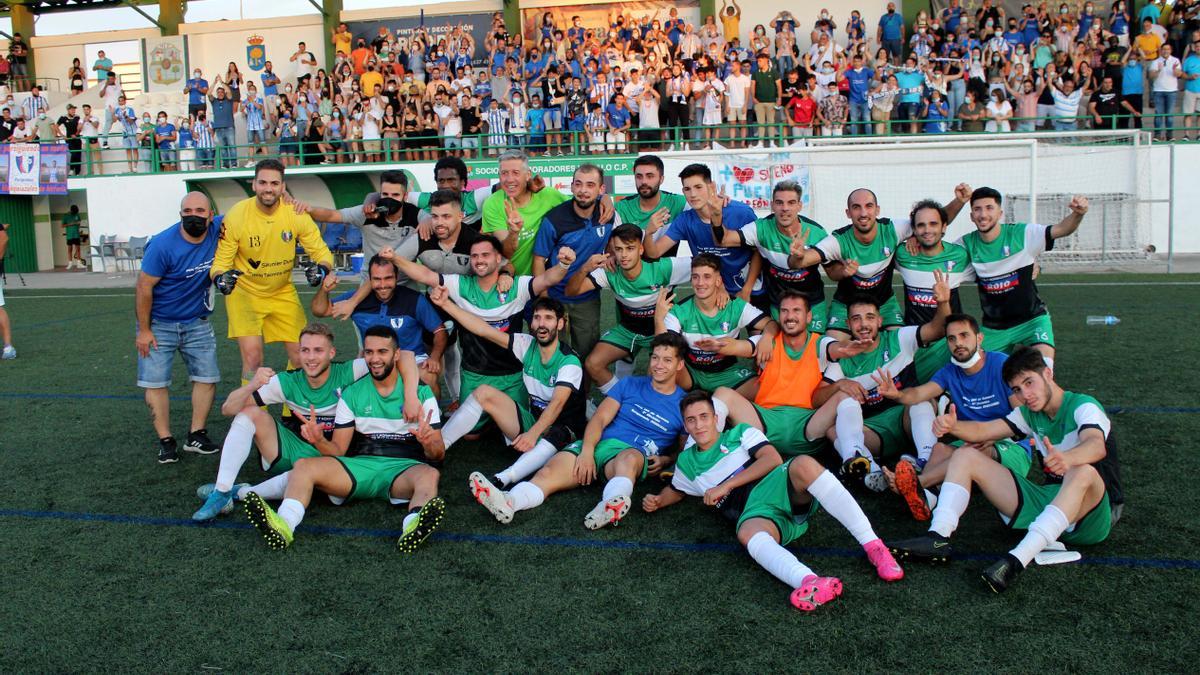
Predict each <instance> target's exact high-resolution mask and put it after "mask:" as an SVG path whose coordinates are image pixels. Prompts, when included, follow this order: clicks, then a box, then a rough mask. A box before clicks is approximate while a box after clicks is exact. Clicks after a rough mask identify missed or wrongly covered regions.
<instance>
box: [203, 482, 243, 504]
mask: <svg viewBox="0 0 1200 675" xmlns="http://www.w3.org/2000/svg"><path fill="white" fill-rule="evenodd" d="M248 487H250V484H249V483H234V484H233V489H232V490H230V491H229V493H230V494H232V495H233V500H234V501H240V500H239V499H238V496H237V495H238V491H239V490H241V489H242V488H248ZM216 491H217V484H216V483H205V484H204V485H201V486H200V487H198V488H196V499H199V500H200V501H202V502H203V501H207V500H208V496H209V495H211V494H212V493H214V492H216Z"/></svg>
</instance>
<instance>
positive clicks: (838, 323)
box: [827, 295, 904, 333]
mask: <svg viewBox="0 0 1200 675" xmlns="http://www.w3.org/2000/svg"><path fill="white" fill-rule="evenodd" d="M847 309H848V308H847V307H846V306H845V305H843V304H842V303H840V302H838V301H837V300H831V301H830V302H829V321H828V327H827V329H828V330H840V331H842V332H843V333H849V332H850V323H849V321H848V317H849V312H848V311H847ZM879 316H881V317H883V327H884V328H891V327H893V326H903V325H904V312H903V311H902V310H901V309H900V303H898V302H896V296H894V295H893V296H889V297H888V299H887V302H884V303H883V306H882V307H880V308H879Z"/></svg>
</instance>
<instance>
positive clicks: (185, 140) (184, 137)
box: [175, 126, 196, 148]
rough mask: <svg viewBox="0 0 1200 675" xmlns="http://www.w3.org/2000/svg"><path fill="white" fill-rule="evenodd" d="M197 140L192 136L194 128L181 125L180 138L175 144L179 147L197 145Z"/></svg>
mask: <svg viewBox="0 0 1200 675" xmlns="http://www.w3.org/2000/svg"><path fill="white" fill-rule="evenodd" d="M195 145H196V141H195V140H194V139H193V138H192V130H191V129H189V128H186V127H182V126H181V127H179V138H178V140H176V141H175V146H176V147H179V148H191V147H195Z"/></svg>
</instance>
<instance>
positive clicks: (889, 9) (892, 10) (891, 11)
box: [888, 7, 896, 14]
mask: <svg viewBox="0 0 1200 675" xmlns="http://www.w3.org/2000/svg"><path fill="white" fill-rule="evenodd" d="M895 13H896V10H894V9H892V8H891V7H888V14H895Z"/></svg>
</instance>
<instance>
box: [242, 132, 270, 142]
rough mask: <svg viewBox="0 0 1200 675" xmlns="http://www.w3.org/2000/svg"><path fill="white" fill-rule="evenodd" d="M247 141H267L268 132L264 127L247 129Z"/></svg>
mask: <svg viewBox="0 0 1200 675" xmlns="http://www.w3.org/2000/svg"><path fill="white" fill-rule="evenodd" d="M246 142H247V143H266V142H267V134H266V132H265V131H263V130H262V129H250V130H248V131H246Z"/></svg>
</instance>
